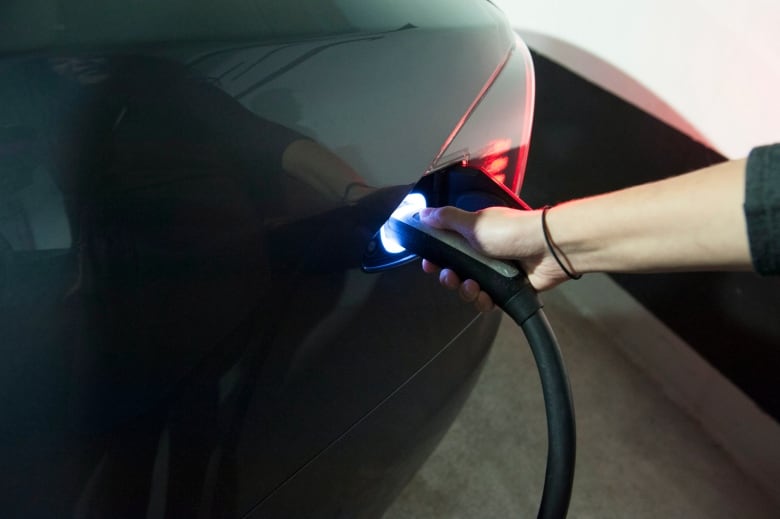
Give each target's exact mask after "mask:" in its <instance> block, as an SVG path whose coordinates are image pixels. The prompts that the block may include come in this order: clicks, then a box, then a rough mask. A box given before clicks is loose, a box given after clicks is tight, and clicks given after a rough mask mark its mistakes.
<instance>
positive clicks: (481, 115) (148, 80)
mask: <svg viewBox="0 0 780 519" xmlns="http://www.w3.org/2000/svg"><path fill="white" fill-rule="evenodd" d="M533 87H534V76H533V66H532V63H531V59H530V54H529V52H528V50H527V48H526V46H525V45H524V44H523V42H522V41H520V40H519V39H518V38H517V37H516V35H515V34H514V33H513V32H512V31H511V29H510V27H509V26H508V25H507V23H506V21H505V19H504V17H503V15H502V13H501V12H500V11H499V10H498V9H497V8H496V7H495V6H494V5H493V4H492V3H491V2H489V1H487V0H430V1H427V2H424V3H419V2H414V1H412V0H407V1H401V2H397V1H396V2H389V1H380V0H376V1H374V0H370V1H368V0H301V1H297V2H285V3H279V2H270V1H265V0H255V1H251V2H247V1H243V0H227V1H225V2H220V3H219V5H216V4H214V3H213V2H206V1H201V0H198V1H195V2H193V1H186V2H185V1H184V0H175V1H172V2H164V3H160V2H151V3H150V2H144V3H140V4H139V3H137V2H130V3H128V2H120V1H118V0H110V1H105V2H98V3H95V2H87V1H84V0H71V1H68V2H55V1H53V0H41V1H37V2H12V3H11V4H9V5H6V6H4V7H3V9H2V15H1V16H0V337H1V338H2V339H0V352H2V359H3V360H2V362H1V363H0V387H1V388H2V390H0V413H1V414H0V416H1V417H2V418H1V419H0V420H1V421H0V459H2V461H3V463H2V464H3V471H2V476H0V478H2V484H0V514H1V515H2V516H3V517H46V518H52V517H251V518H260V517H273V518H279V517H378V516H381V515H382V513H383V511H384V510H385V508H386V507H387V506H388V505H389V504H390V503H391V502H392V500H393V499H394V497H395V496H396V495H397V494H398V493H399V492H400V490H401V489H402V488H403V486H404V484H405V483H406V482H407V481H408V480H409V479H410V478H411V476H412V474H413V473H414V472H415V470H416V469H417V468H418V467H419V466H420V465H421V464H422V463H423V461H424V460H425V458H426V456H427V455H428V454H429V453H430V452H431V450H432V449H433V448H434V447H435V445H436V444H437V441H438V440H439V439H440V438H441V437H442V435H443V434H444V433H445V431H446V429H447V427H448V425H449V424H450V423H451V421H452V420H453V419H454V417H455V416H456V414H457V412H458V409H459V407H460V405H461V404H462V402H463V401H464V399H465V398H466V397H467V396H468V394H469V391H470V389H471V387H472V386H473V384H474V383H475V381H476V378H477V376H478V373H479V370H480V366H481V364H482V362H483V361H484V359H485V357H486V355H487V353H488V351H489V349H490V345H491V342H492V340H493V337H494V335H495V333H496V330H497V326H498V320H499V315H498V314H497V313H493V314H487V315H479V314H477V313H476V311H475V310H474V309H473V308H472V307H471V306H469V305H465V304H463V303H462V302H461V301H459V300H458V298H457V297H456V296H453V295H452V294H450V293H448V292H447V291H444V290H441V289H440V288H439V287H438V284H437V282H436V280H433V279H430V278H429V277H427V276H425V275H424V274H423V273H422V272H421V270H420V268H419V266H418V265H416V264H415V263H414V262H413V261H411V262H410V260H413V259H414V258H413V257H412V256H411V255H410V254H408V253H407V252H406V251H403V250H402V249H400V250H399V249H394V248H392V247H390V246H389V245H387V244H386V243H385V242H384V241H383V239H382V232H381V228H382V226H383V224H384V222H385V221H386V220H387V218H388V217H389V216H390V214H391V213H392V212H393V210H394V209H395V208H396V207H398V206H399V204H401V203H402V202H403V201H404V200H408V198H407V195H408V194H409V193H414V194H416V195H418V196H417V197H416V198H417V199H418V201H419V200H420V199H422V200H424V203H426V204H428V205H443V204H445V203H458V204H459V205H461V206H463V207H469V208H474V207H479V206H481V205H486V204H490V203H493V202H495V200H490V197H489V196H488V197H485V196H484V195H478V194H474V193H470V192H469V190H468V188H467V187H463V188H462V189H461V186H470V185H473V183H474V182H477V183H479V182H487V183H489V184H490V185H492V186H494V187H495V190H496V192H497V193H499V195H498V198H497V199H500V198H501V196H500V193H502V192H503V193H512V192H514V193H517V192H518V191H519V189H520V186H521V184H522V180H523V172H524V169H525V161H526V156H527V152H528V144H529V138H530V130H531V121H532V112H533V99H534V91H533ZM421 203H422V202H421Z"/></svg>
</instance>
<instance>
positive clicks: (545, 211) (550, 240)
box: [542, 205, 582, 279]
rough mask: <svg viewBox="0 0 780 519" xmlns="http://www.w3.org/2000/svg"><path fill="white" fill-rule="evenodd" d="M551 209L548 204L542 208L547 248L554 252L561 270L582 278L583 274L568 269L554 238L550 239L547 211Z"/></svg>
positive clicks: (573, 276) (543, 230)
mask: <svg viewBox="0 0 780 519" xmlns="http://www.w3.org/2000/svg"><path fill="white" fill-rule="evenodd" d="M550 209H552V206H551V205H546V206H544V207H543V208H542V234H544V242H545V243H546V244H547V248H548V249H550V254H552V257H553V258H555V261H556V262H558V266H559V267H561V270H562V271H564V272H565V273H566V275H567V276H569V278H570V279H580V278H581V277H582V274H575V273H573V272H572V271H570V270H569V269H567V268H566V265H564V264H563V262H562V261H561V259H560V258H559V257H558V254H556V252H555V246H554V245H553V241H552V239H550V230H549V229H548V228H547V211H549V210H550Z"/></svg>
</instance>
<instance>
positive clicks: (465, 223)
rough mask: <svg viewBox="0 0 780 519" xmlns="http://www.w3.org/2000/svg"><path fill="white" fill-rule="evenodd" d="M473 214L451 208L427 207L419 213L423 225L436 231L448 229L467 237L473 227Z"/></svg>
mask: <svg viewBox="0 0 780 519" xmlns="http://www.w3.org/2000/svg"><path fill="white" fill-rule="evenodd" d="M474 215H475V213H471V212H468V211H463V210H462V209H458V208H456V207H452V206H445V207H428V208H425V209H423V210H422V211H420V219H421V220H422V222H423V223H425V224H427V225H430V226H431V227H436V228H437V229H449V230H452V231H456V232H458V233H460V234H462V235H464V236H469V235H470V234H471V230H472V229H473V226H474V217H475V216H474Z"/></svg>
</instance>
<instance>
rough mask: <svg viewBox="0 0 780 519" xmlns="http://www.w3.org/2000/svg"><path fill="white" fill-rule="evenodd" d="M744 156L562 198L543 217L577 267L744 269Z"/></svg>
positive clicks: (606, 269) (583, 269)
mask: <svg viewBox="0 0 780 519" xmlns="http://www.w3.org/2000/svg"><path fill="white" fill-rule="evenodd" d="M744 183H745V161H744V160H739V161H731V162H726V163H723V164H719V165H716V166H712V167H710V168H705V169H703V170H698V171H694V172H692V173H688V174H685V175H681V176H678V177H672V178H669V179H666V180H662V181H658V182H654V183H650V184H644V185H640V186H636V187H632V188H628V189H625V190H622V191H616V192H613V193H609V194H606V195H600V196H596V197H591V198H585V199H581V200H575V201H572V202H568V203H565V204H562V205H559V206H556V207H555V208H554V209H552V210H551V211H550V212H549V213H548V215H547V222H548V228H549V231H550V235H551V236H552V238H553V240H554V241H555V244H556V245H557V247H558V249H559V250H560V251H561V252H562V253H563V255H564V256H565V258H566V259H567V260H568V261H569V264H570V266H571V268H572V269H573V270H574V271H576V272H597V271H598V272H648V271H669V270H709V269H730V270H734V269H745V270H746V269H749V268H750V267H751V261H750V250H749V245H748V238H747V230H746V224H745V216H744V211H743V201H744Z"/></svg>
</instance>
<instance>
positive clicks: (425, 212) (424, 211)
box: [420, 207, 433, 220]
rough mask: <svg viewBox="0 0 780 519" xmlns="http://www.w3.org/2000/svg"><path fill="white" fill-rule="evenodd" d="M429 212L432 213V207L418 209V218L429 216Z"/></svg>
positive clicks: (422, 218) (423, 218)
mask: <svg viewBox="0 0 780 519" xmlns="http://www.w3.org/2000/svg"><path fill="white" fill-rule="evenodd" d="M431 213H433V207H424V208H422V209H420V219H421V220H425V219H426V218H428V217H430V215H431Z"/></svg>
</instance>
